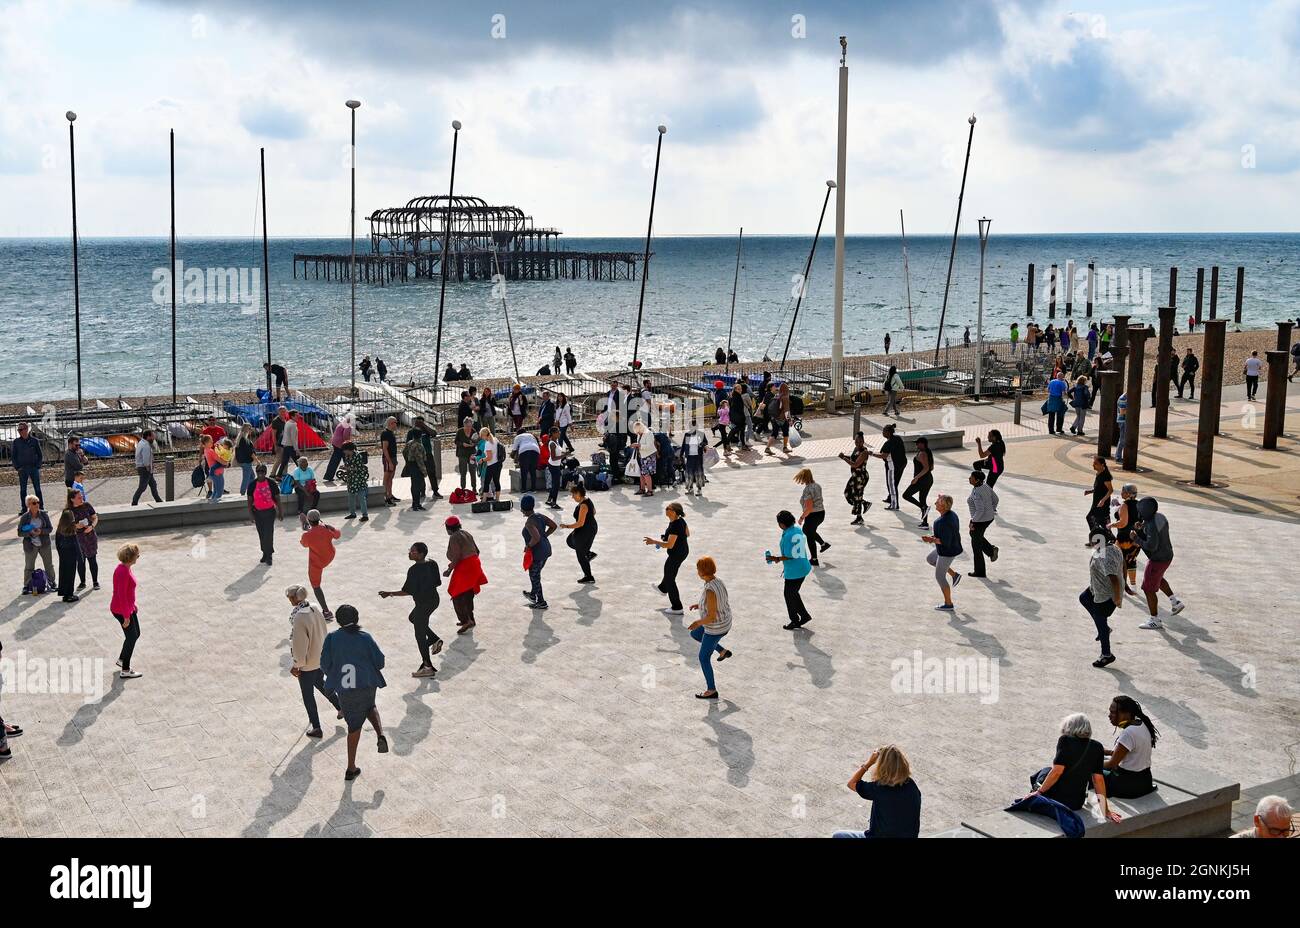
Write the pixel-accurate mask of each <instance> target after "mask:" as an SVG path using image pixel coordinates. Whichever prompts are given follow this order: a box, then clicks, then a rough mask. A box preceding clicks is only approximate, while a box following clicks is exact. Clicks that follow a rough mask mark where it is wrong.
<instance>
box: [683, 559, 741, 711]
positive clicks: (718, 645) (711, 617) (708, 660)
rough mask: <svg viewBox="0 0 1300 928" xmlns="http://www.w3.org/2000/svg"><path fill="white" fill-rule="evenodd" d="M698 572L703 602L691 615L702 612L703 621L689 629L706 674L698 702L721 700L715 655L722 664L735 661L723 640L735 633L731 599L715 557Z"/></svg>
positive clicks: (694, 605)
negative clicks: (730, 632)
mask: <svg viewBox="0 0 1300 928" xmlns="http://www.w3.org/2000/svg"><path fill="white" fill-rule="evenodd" d="M695 572H696V573H697V574H699V575H700V579H701V580H703V581H704V589H703V590H701V591H700V601H699V602H698V603H692V604H691V611H692V612H694V611H697V610H698V611H699V613H700V617H699V618H698V619H696V620H695V621H694V622H692V623H691V624H690V625H688V626H686V628H687V630H688V631H690V633H691V637H692V638H694V639H695V640H696V641H698V642H699V643H700V669H701V670H703V671H704V684H705V687H706V689H705V690H704V692H703V693H696V694H695V698H696V699H717V698H718V687H717V685H716V684H715V683H714V681H713V652H714V651H717V652H718V662H719V663H721V662H722V661H725V660H726V659H727V658H729V657H731V652H730V651H728V650H727V649H726V648H724V647H723V646H722V638H723V636H724V635H726V634H727V632H729V631H731V599H730V598H729V597H728V596H727V587H726V586H725V585H724V584H723V582H722V581H721V580H719V579H718V565H717V562H716V561H714V560H713V558H711V557H707V556H706V557H702V558H700V559H699V560H698V561H696V562H695Z"/></svg>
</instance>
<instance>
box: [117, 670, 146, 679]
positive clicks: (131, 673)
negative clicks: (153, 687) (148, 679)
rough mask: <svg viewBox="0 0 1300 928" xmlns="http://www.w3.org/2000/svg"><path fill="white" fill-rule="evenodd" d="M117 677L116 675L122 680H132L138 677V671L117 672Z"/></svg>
mask: <svg viewBox="0 0 1300 928" xmlns="http://www.w3.org/2000/svg"><path fill="white" fill-rule="evenodd" d="M117 675H118V676H119V677H121V678H122V679H123V680H134V679H135V678H136V677H138V676H140V671H138V670H119V671H118V672H117Z"/></svg>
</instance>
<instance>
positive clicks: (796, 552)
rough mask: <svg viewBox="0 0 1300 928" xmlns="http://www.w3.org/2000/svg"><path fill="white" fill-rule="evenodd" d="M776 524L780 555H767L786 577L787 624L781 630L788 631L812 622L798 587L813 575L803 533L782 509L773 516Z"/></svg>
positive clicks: (771, 562)
mask: <svg viewBox="0 0 1300 928" xmlns="http://www.w3.org/2000/svg"><path fill="white" fill-rule="evenodd" d="M776 524H777V525H779V526H781V554H780V555H779V556H777V555H773V554H772V553H771V552H768V554H767V562H768V563H769V564H775V563H778V562H779V563H780V564H781V571H782V575H783V576H784V577H785V608H786V612H787V613H789V616H790V621H789V623H788V624H786V625H785V626H784V628H785V629H786V630H787V631H794V630H795V629H796V628H802V627H803V626H805V625H807V624H808V623H809V622H811V621H812V615H810V614H809V612H808V608H807V607H806V606H805V605H804V604H803V598H802V597H800V595H799V587H801V586H803V581H804V578H805V577H807V576H808V574H809V573H811V572H812V563H811V561H810V560H809V557H808V538H807V537H806V536H805V535H804V533H803V529H801V528H800V527H799V526H798V525H796V524H795V518H794V516H793V515H791V514H790V512H788V511H787V510H785V509H782V510H781V511H780V512H778V513H777V514H776Z"/></svg>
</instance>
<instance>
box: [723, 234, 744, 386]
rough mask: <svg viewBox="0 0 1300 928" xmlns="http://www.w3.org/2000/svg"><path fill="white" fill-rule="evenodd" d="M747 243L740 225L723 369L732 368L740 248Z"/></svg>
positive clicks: (725, 370)
mask: <svg viewBox="0 0 1300 928" xmlns="http://www.w3.org/2000/svg"><path fill="white" fill-rule="evenodd" d="M744 243H745V227H744V226H741V227H740V238H738V239H736V277H735V279H734V280H732V282H731V320H730V321H729V322H728V323H727V360H726V363H724V364H723V366H722V370H723V371H724V372H728V371H730V370H731V332H732V330H733V329H734V328H735V325H736V288H737V287H738V286H739V285H740V249H741V246H742V245H744Z"/></svg>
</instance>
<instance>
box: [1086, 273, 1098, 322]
mask: <svg viewBox="0 0 1300 928" xmlns="http://www.w3.org/2000/svg"><path fill="white" fill-rule="evenodd" d="M1096 276H1097V265H1096V262H1093V261H1089V262H1088V310H1087V316H1086V318H1088V319H1091V318H1092V296H1093V293H1095V292H1096V291H1095V290H1094V289H1093V279H1094V278H1095V277H1096Z"/></svg>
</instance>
